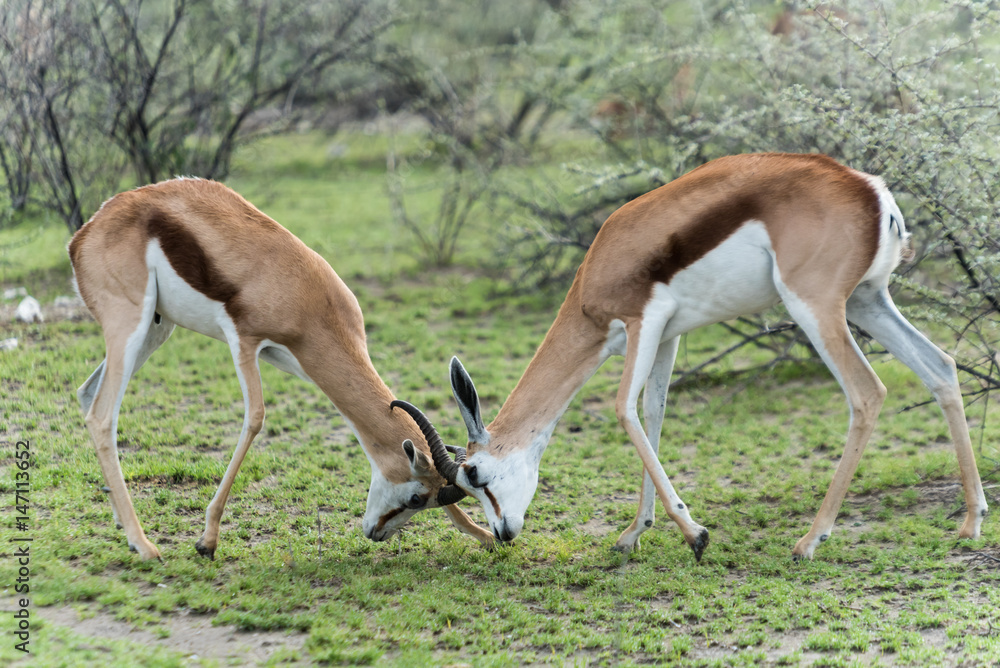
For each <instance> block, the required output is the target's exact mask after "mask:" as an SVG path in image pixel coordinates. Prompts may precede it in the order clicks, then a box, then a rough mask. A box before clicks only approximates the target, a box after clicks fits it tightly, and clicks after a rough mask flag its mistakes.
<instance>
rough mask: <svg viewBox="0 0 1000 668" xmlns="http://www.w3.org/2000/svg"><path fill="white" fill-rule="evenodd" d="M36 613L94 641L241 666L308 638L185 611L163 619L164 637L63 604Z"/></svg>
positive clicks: (297, 647) (296, 647)
mask: <svg viewBox="0 0 1000 668" xmlns="http://www.w3.org/2000/svg"><path fill="white" fill-rule="evenodd" d="M37 614H38V616H39V617H41V618H42V619H44V620H45V621H46V622H48V623H50V624H53V625H57V626H62V627H65V628H68V629H70V630H71V631H73V632H75V633H78V634H80V635H82V636H86V637H88V638H94V639H95V640H125V641H127V642H132V643H136V644H138V645H143V646H147V647H161V648H163V649H166V650H170V651H174V652H180V653H182V654H184V655H185V656H187V657H189V658H193V657H197V659H212V660H216V661H220V662H226V663H236V664H240V665H242V664H248V663H249V664H260V663H264V662H265V661H267V660H268V659H269V658H270V657H271V656H272V655H273V654H274V653H275V652H277V651H278V650H301V649H302V646H303V645H304V644H305V641H306V637H307V635H306V634H304V633H281V632H273V631H258V632H252V633H247V632H243V631H238V630H237V629H236V628H235V627H232V626H213V625H212V618H211V617H208V616H205V615H193V614H190V613H187V612H182V613H179V614H175V615H171V616H169V617H164V618H163V624H162V628H164V629H166V630H167V631H169V632H170V635H169V636H168V637H166V638H161V637H159V635H158V634H154V633H153V632H152V631H148V630H146V629H144V628H137V627H135V626H132V625H131V624H127V623H125V622H122V621H119V620H117V619H115V618H114V616H112V615H110V614H108V613H106V612H97V613H95V614H93V615H91V614H90V613H86V615H85V616H84V617H81V616H80V614H79V613H78V612H77V611H76V610H75V609H73V608H71V607H69V606H62V607H50V608H39V609H38V613H37Z"/></svg>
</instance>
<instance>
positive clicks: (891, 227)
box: [442, 154, 987, 560]
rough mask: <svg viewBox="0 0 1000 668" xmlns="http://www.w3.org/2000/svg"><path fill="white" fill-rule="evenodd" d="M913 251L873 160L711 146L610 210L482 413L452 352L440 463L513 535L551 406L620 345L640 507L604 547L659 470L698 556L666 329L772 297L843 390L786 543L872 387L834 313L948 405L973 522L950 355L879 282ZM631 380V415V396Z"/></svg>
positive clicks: (856, 433) (556, 410) (869, 424)
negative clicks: (854, 164) (502, 390)
mask: <svg viewBox="0 0 1000 668" xmlns="http://www.w3.org/2000/svg"><path fill="white" fill-rule="evenodd" d="M910 253H912V251H910V250H909V234H908V233H907V232H906V230H905V228H904V226H903V217H902V215H901V214H900V212H899V208H898V207H897V206H896V203H895V201H894V200H893V198H892V195H891V194H890V193H889V191H888V189H887V188H886V186H885V184H884V183H883V182H882V180H881V179H879V178H877V177H873V176H869V175H867V174H863V173H861V172H858V171H855V170H853V169H850V168H848V167H845V166H843V165H840V164H838V163H837V162H836V161H834V160H833V159H831V158H829V157H827V156H823V155H793V154H762V155H737V156H731V157H727V158H721V159H718V160H714V161H712V162H709V163H707V164H705V165H703V166H701V167H699V168H697V169H695V170H693V171H691V172H690V173H688V174H686V175H684V176H682V177H681V178H679V179H677V180H675V181H673V182H672V183H669V184H667V185H665V186H662V187H661V188H658V189H656V190H654V191H652V192H650V193H647V194H646V195H644V196H642V197H639V198H637V199H635V200H633V201H632V202H629V203H628V204H626V205H624V206H623V207H621V208H620V209H618V210H617V211H616V212H615V213H614V214H612V215H611V217H610V218H608V220H607V222H605V223H604V226H603V227H602V228H601V230H600V232H599V233H598V234H597V236H596V238H595V239H594V242H593V245H591V247H590V250H589V251H588V252H587V255H586V257H585V258H584V260H583V264H582V265H581V266H580V269H579V270H578V271H577V274H576V278H575V280H574V281H573V285H572V286H571V287H570V289H569V294H568V295H567V296H566V300H565V301H564V302H563V305H562V307H561V308H560V310H559V314H558V316H557V317H556V320H555V322H554V323H553V324H552V327H551V328H550V329H549V331H548V334H546V336H545V340H544V341H543V342H542V344H541V346H540V347H539V348H538V351H537V352H536V353H535V356H534V358H533V359H532V360H531V363H530V364H529V365H528V368H527V370H526V371H525V372H524V375H523V376H522V377H521V380H520V381H519V382H518V384H517V387H515V388H514V391H513V392H512V393H511V394H510V396H509V397H508V398H507V401H506V402H505V403H504V404H503V407H502V408H501V409H500V411H499V413H498V414H497V416H496V419H495V420H494V421H493V422H492V423H491V424H490V426H489V427H488V428H487V427H485V426H484V425H483V421H482V418H481V417H480V408H479V398H478V396H477V394H476V390H475V387H474V386H473V384H472V380H471V379H470V378H469V376H468V374H467V373H466V371H465V369H464V368H463V367H462V365H461V363H460V362H459V361H458V360H457V359H452V362H451V383H452V389H453V392H454V394H455V398H456V399H457V400H458V404H459V408H460V410H461V413H462V417H463V418H464V420H465V424H466V427H467V428H468V432H469V443H468V446H467V448H468V452H467V457H468V458H467V460H466V461H465V462H464V463H463V464H462V465H461V466H452V467H450V468H449V469H448V470H443V471H442V473H445V475H446V478H447V479H448V482H449V483H454V484H456V485H458V486H459V487H461V488H462V489H464V490H465V491H467V492H468V493H469V494H471V495H473V496H475V497H476V498H477V499H479V501H480V502H481V503H482V504H483V507H484V509H485V512H486V517H487V519H488V520H489V524H490V527H491V528H492V530H493V535H494V536H496V537H497V538H498V539H499V540H502V541H509V540H512V539H513V538H514V537H515V536H517V535H518V533H519V532H520V531H521V529H522V528H523V526H524V513H525V510H526V509H527V507H528V504H529V503H530V502H531V498H532V496H533V495H534V493H535V488H536V486H537V484H538V467H539V463H540V460H541V457H542V453H543V452H544V450H545V447H546V445H547V444H548V441H549V437H550V436H551V434H552V430H553V429H554V428H555V425H556V422H557V421H558V420H559V418H560V416H561V415H562V414H563V412H565V410H566V408H567V406H568V404H569V402H570V400H571V399H572V398H573V396H574V395H575V394H576V393H577V391H578V390H579V389H580V387H581V386H582V385H583V384H584V383H585V382H586V381H587V379H588V378H590V376H591V375H592V374H593V373H594V372H595V371H596V370H597V368H598V367H599V366H600V365H601V364H602V363H603V362H604V361H605V360H606V359H607V358H608V357H609V356H611V355H613V354H619V355H624V357H625V372H624V374H623V376H622V381H621V385H620V386H619V388H618V396H617V399H616V403H615V408H616V412H617V415H618V420H619V422H621V424H622V426H623V427H624V428H625V430H626V431H627V432H628V435H629V438H630V439H631V441H632V443H633V444H634V445H635V447H636V448H637V450H638V451H639V457H640V458H641V459H642V463H643V466H644V469H645V475H644V477H643V485H642V492H641V495H640V498H639V511H638V513H637V515H636V518H635V521H634V522H633V523H632V525H631V526H630V527H628V528H627V529H626V530H625V531H624V532H623V533H622V534H621V536H620V537H619V538H618V541H617V543H616V548H617V549H620V550H625V551H627V550H631V549H632V548H634V547H636V546H637V545H638V543H639V536H640V535H641V534H642V532H644V531H645V530H646V529H648V528H649V527H651V526H652V525H653V519H654V501H655V496H654V488H655V491H656V493H657V494H658V495H659V497H660V499H661V500H662V501H663V505H664V507H665V508H666V511H667V514H668V515H669V516H670V518H671V519H672V520H674V522H676V523H677V525H678V526H679V527H680V530H681V532H682V533H683V535H684V539H685V540H686V541H687V543H688V545H689V546H690V547H691V549H692V550H693V551H694V555H695V558H696V559H699V560H700V558H701V555H702V552H703V551H704V549H705V546H706V545H707V544H708V531H707V530H706V529H705V528H704V527H702V526H701V525H699V524H698V523H697V522H695V521H694V520H693V519H691V515H690V513H689V511H688V508H687V506H686V505H685V504H684V503H683V501H681V499H680V497H679V496H678V495H677V493H676V492H675V491H674V488H673V486H672V485H671V484H670V480H669V479H668V477H667V475H666V473H664V471H663V467H662V465H661V464H660V462H659V460H658V459H657V450H658V447H659V441H660V428H661V425H662V423H663V414H664V408H665V405H666V396H667V387H668V385H669V382H670V374H671V371H672V369H673V364H674V359H675V357H676V355H677V344H678V340H679V337H680V335H681V334H684V333H685V332H689V331H691V330H693V329H695V328H697V327H702V326H704V325H708V324H711V323H715V322H719V321H722V320H726V319H729V318H734V317H736V316H739V315H742V314H747V313H755V312H758V311H761V310H763V309H765V308H768V307H770V306H772V305H774V304H776V303H777V302H778V301H781V302H783V303H784V304H785V307H786V308H787V309H788V312H789V313H790V314H791V316H792V317H793V318H794V319H795V321H796V322H797V323H798V324H799V326H800V327H801V328H802V330H803V331H804V332H805V333H806V334H807V335H808V337H809V340H810V341H811V342H812V344H813V346H814V347H815V348H816V351H817V352H818V353H819V355H820V356H821V357H822V358H823V361H824V362H825V363H826V365H827V366H828V367H829V368H830V371H831V372H832V373H833V375H834V377H835V378H836V379H837V381H838V382H839V383H840V385H841V387H842V388H843V390H844V393H845V394H846V395H847V402H848V405H849V407H850V423H849V427H848V432H847V445H846V449H845V452H844V456H843V457H842V458H841V461H840V464H839V465H838V467H837V470H836V472H835V474H834V476H833V481H832V482H831V484H830V488H829V490H828V491H827V493H826V497H825V499H824V500H823V504H822V505H821V507H820V509H819V513H818V514H817V515H816V519H815V520H814V521H813V524H812V528H811V529H810V530H809V532H808V533H807V534H806V535H805V536H804V537H803V538H802V539H800V540H799V541H798V543H797V544H796V545H795V548H794V550H793V555H794V556H795V558H812V556H813V552H814V550H815V549H816V547H817V546H818V545H819V544H820V543H822V542H823V541H825V540H827V539H828V538H829V537H830V531H831V530H832V529H833V525H834V520H835V519H836V517H837V511H838V509H839V508H840V504H841V502H842V501H843V499H844V495H845V494H846V493H847V488H848V485H849V483H850V481H851V478H852V477H853V475H854V472H855V470H856V469H857V466H858V462H859V461H860V459H861V453H862V451H863V450H864V448H865V444H866V443H867V442H868V439H869V437H870V436H871V432H872V430H873V428H874V426H875V420H876V418H877V416H878V413H879V411H880V409H881V406H882V401H883V399H884V397H885V392H886V390H885V387H884V386H883V385H882V383H881V381H880V380H879V379H878V376H876V375H875V372H874V371H872V368H871V366H869V364H868V362H867V360H865V357H864V355H863V354H862V353H861V351H860V350H859V349H858V346H857V344H856V343H855V341H854V339H853V338H852V337H851V333H850V329H849V328H848V324H847V323H848V320H850V321H851V322H853V323H855V324H856V325H857V326H859V327H861V328H863V329H864V330H865V331H867V332H868V333H869V334H870V335H872V336H873V337H875V339H877V340H878V341H879V342H880V343H881V344H882V345H884V346H885V347H886V348H887V349H888V350H889V351H890V352H891V353H892V354H893V355H895V356H896V358H898V359H899V360H900V361H902V362H903V363H904V364H906V365H907V366H908V367H910V368H911V369H912V370H913V371H914V372H915V373H916V374H917V375H918V376H919V377H920V379H921V380H922V381H923V382H924V384H926V385H927V387H928V388H929V389H930V391H931V393H932V394H933V395H934V398H935V399H936V400H937V402H938V404H939V405H940V407H941V409H942V410H943V411H944V416H945V419H946V420H947V422H948V427H949V429H950V431H951V437H952V440H953V441H954V444H955V451H956V453H957V455H958V464H959V468H960V470H961V476H962V484H963V486H964V488H965V502H966V506H967V514H966V517H965V523H964V524H963V525H962V528H961V530H960V531H959V535H960V536H961V537H962V538H976V537H978V536H979V531H980V526H981V524H982V521H983V518H984V517H985V516H986V511H987V505H986V497H985V495H984V493H983V486H982V483H981V481H980V478H979V472H978V470H977V468H976V460H975V457H974V455H973V452H972V445H971V442H970V440H969V430H968V425H967V424H966V421H965V413H964V410H963V406H962V395H961V392H960V391H959V386H958V377H957V374H956V371H955V363H954V361H953V360H952V359H951V358H950V357H948V356H947V355H946V354H945V353H943V352H942V351H941V350H939V349H938V348H937V347H936V346H934V345H933V344H932V343H931V342H930V341H928V340H927V339H926V338H925V337H924V336H923V335H922V334H920V333H919V332H918V331H917V330H916V329H914V327H913V326H912V325H911V324H910V323H909V322H907V321H906V319H904V318H903V316H902V315H901V314H900V313H899V311H898V310H897V309H896V307H895V305H894V304H893V302H892V299H891V297H890V296H889V291H888V284H889V275H890V273H891V272H892V270H893V269H894V268H895V267H896V265H897V264H898V263H899V262H900V260H901V259H903V258H904V256H907V255H909V254H910ZM643 387H645V392H644V394H643V413H644V416H645V422H646V424H645V432H644V431H643V427H642V424H641V423H640V421H639V415H638V410H637V404H638V400H639V392H640V390H642V389H643Z"/></svg>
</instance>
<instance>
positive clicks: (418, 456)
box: [403, 439, 431, 475]
mask: <svg viewBox="0 0 1000 668" xmlns="http://www.w3.org/2000/svg"><path fill="white" fill-rule="evenodd" d="M403 452H405V453H406V458H407V459H409V460H410V471H411V472H412V473H413V474H414V475H426V474H428V473H430V470H431V462H430V460H429V459H427V455H425V454H424V453H422V452H421V451H420V450H417V449H416V448H415V447H413V441H411V440H410V439H406V440H405V441H403Z"/></svg>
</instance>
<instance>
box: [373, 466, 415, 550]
mask: <svg viewBox="0 0 1000 668" xmlns="http://www.w3.org/2000/svg"><path fill="white" fill-rule="evenodd" d="M369 461H370V460H369ZM428 491H429V490H428V489H427V487H425V486H424V484H423V483H421V482H420V481H418V480H410V481H408V482H405V483H402V484H400V485H394V484H393V483H391V482H389V481H388V480H386V479H385V477H384V476H383V475H382V472H381V471H380V470H379V469H378V467H377V466H375V465H374V463H373V464H372V483H371V487H370V488H369V489H368V503H367V505H366V507H365V516H364V518H363V519H362V520H361V529H362V531H364V533H365V536H367V537H368V538H370V539H371V540H374V541H383V540H388V539H389V538H391V537H392V536H394V535H396V532H398V531H399V530H400V529H401V528H403V525H404V524H406V522H407V521H408V520H409V519H410V518H411V517H413V516H414V515H416V514H417V512H418V511H420V510H423V509H424V508H430V507H433V499H428V500H427V502H426V504H425V505H422V506H420V507H417V508H409V507H408V504H409V503H410V499H411V498H412V497H413V496H414V495H417V496H419V497H421V498H424V497H425V496H426V494H427V493H428Z"/></svg>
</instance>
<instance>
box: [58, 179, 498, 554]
mask: <svg viewBox="0 0 1000 668" xmlns="http://www.w3.org/2000/svg"><path fill="white" fill-rule="evenodd" d="M69 254H70V259H71V260H72V263H73V273H74V276H75V278H76V284H77V289H78V291H79V293H80V296H81V297H82V298H83V300H84V302H85V303H86V304H87V307H88V308H89V309H90V312H91V313H93V315H94V318H96V319H97V321H98V322H99V323H100V325H101V328H102V329H103V330H104V340H105V344H106V348H107V354H106V357H105V359H104V361H103V362H101V364H100V365H99V366H98V367H97V370H96V371H94V373H93V374H92V375H91V376H90V378H88V379H87V381H86V382H85V383H84V384H83V385H82V386H81V387H80V389H79V391H78V393H77V396H78V397H79V399H80V405H81V406H82V407H83V411H84V413H85V415H86V423H87V429H88V430H89V431H90V435H91V437H92V438H93V440H94V445H95V446H96V448H97V458H98V461H99V462H100V465H101V471H102V473H103V474H104V480H105V481H106V483H107V486H108V488H109V491H110V496H111V508H112V510H113V512H114V518H115V522H116V523H117V524H118V526H119V527H123V528H124V529H125V535H126V538H127V540H128V544H129V547H130V548H131V549H132V550H134V551H136V552H138V553H139V556H140V557H142V558H143V559H154V558H159V556H160V552H159V550H158V549H157V548H156V547H155V546H154V545H153V544H152V543H151V542H150V541H149V540H147V538H146V535H145V533H144V532H143V530H142V526H141V525H140V524H139V520H138V518H137V516H136V513H135V509H134V507H133V505H132V500H131V497H130V496H129V492H128V489H127V487H126V486H125V479H124V477H123V475H122V469H121V465H120V464H119V461H118V452H117V446H116V443H117V427H118V413H119V410H120V408H121V403H122V397H123V396H124V394H125V388H126V386H127V385H128V382H129V379H131V378H132V376H133V375H134V374H135V373H136V372H137V371H138V370H139V367H141V366H142V365H143V364H144V363H145V362H146V360H147V359H148V358H149V356H150V355H152V354H153V352H154V351H155V350H156V349H157V348H159V347H160V346H161V345H162V344H163V342H164V341H166V340H167V338H168V337H169V336H170V334H171V333H172V332H173V330H174V326H175V325H180V326H181V327H186V328H188V329H191V330H194V331H196V332H200V333H202V334H205V335H207V336H211V337H213V338H216V339H219V340H221V341H224V342H225V343H227V344H228V345H229V350H230V352H231V354H232V358H233V364H234V365H235V367H236V375H237V378H238V379H239V383H240V388H241V389H242V391H243V399H244V405H245V416H244V420H243V430H242V432H241V433H240V437H239V442H238V443H237V445H236V450H235V451H234V453H233V457H232V461H231V462H230V464H229V467H228V468H227V469H226V472H225V475H224V476H223V478H222V482H221V484H220V485H219V489H218V491H217V492H216V494H215V497H214V498H213V499H212V501H211V502H210V503H209V505H208V509H207V511H206V513H205V531H204V534H203V535H202V536H201V538H200V539H199V540H198V542H197V544H196V546H195V547H196V548H197V550H198V552H199V553H200V554H202V555H204V556H208V557H211V558H214V555H215V550H216V547H217V545H218V540H219V522H220V520H221V518H222V513H223V510H224V508H225V506H226V500H227V499H228V497H229V492H230V489H231V488H232V485H233V481H234V480H235V479H236V474H237V472H238V471H239V468H240V464H241V463H242V462H243V458H244V457H245V456H246V454H247V451H248V450H249V448H250V444H251V443H252V442H253V440H254V438H255V437H256V436H257V434H258V432H260V430H261V427H262V426H263V424H264V397H263V390H262V388H261V379H260V367H259V364H260V362H259V360H264V361H266V362H269V363H270V364H272V365H274V366H275V367H277V368H279V369H281V370H282V371H286V372H288V373H291V374H295V375H296V376H299V377H300V378H303V379H304V380H307V381H309V382H312V383H315V384H316V385H317V386H319V388H320V389H321V390H322V391H323V392H324V393H325V394H326V395H327V396H328V397H329V398H330V400H331V401H333V403H334V405H335V406H336V407H337V408H338V409H339V410H340V412H341V414H342V415H343V416H344V418H345V420H346V421H347V422H348V424H349V425H350V427H351V429H352V430H353V431H354V433H355V435H356V436H357V438H358V441H360V443H361V446H362V448H363V449H364V451H365V454H366V455H367V456H368V460H369V462H370V464H371V468H372V482H371V487H370V489H369V494H368V504H367V508H366V510H365V516H364V519H363V520H362V529H363V530H364V533H365V535H366V536H368V537H369V538H371V539H373V540H386V539H387V538H389V537H390V536H392V535H393V534H395V533H396V532H397V531H398V530H399V528H400V527H402V525H403V524H405V523H406V521H407V520H408V519H409V518H410V517H412V516H413V515H414V514H415V513H416V512H417V511H418V510H421V509H424V508H435V507H438V506H444V508H445V512H447V513H448V516H449V518H450V519H451V521H452V523H454V524H455V526H456V527H458V529H459V530H460V531H463V532H464V533H468V534H470V535H472V536H474V537H475V538H477V539H478V540H479V541H480V542H481V543H482V544H483V545H487V546H488V545H491V544H492V542H493V536H492V535H490V533H489V532H488V531H485V530H484V529H482V528H480V527H479V526H477V525H476V524H475V523H473V522H472V521H471V520H470V519H469V517H468V516H467V515H466V514H465V513H464V512H462V510H461V509H459V508H458V507H457V506H455V505H452V504H454V503H455V502H456V501H458V500H459V499H461V498H463V497H464V496H465V492H463V491H462V490H461V489H460V488H458V487H455V486H454V485H451V484H446V483H445V480H444V478H443V477H442V476H441V475H440V474H439V473H438V471H437V469H436V466H435V463H434V460H433V457H432V453H431V452H430V450H429V448H428V446H427V443H426V441H425V439H424V437H423V435H422V434H421V432H420V430H419V429H418V428H417V425H416V424H414V422H413V421H412V420H411V419H410V418H409V417H408V416H406V415H405V414H402V413H400V412H398V411H393V410H392V409H391V408H390V407H389V403H390V402H391V401H393V399H394V397H393V395H392V392H390V391H389V388H387V387H386V386H385V383H383V382H382V379H381V378H379V375H378V373H376V371H375V368H374V367H373V366H372V363H371V359H370V358H369V356H368V348H367V344H366V341H365V329H364V321H363V319H362V315H361V308H360V306H359V305H358V300H357V299H356V298H355V296H354V294H353V293H352V292H351V291H350V290H349V289H348V288H347V286H346V285H344V283H343V281H341V280H340V277H339V276H337V274H336V272H334V271H333V269H332V268H331V267H330V265H329V264H327V262H326V260H324V259H323V258H322V257H320V256H319V254H317V253H316V252H314V251H313V250H311V249H310V248H309V247H308V246H306V245H305V244H304V243H302V242H301V241H300V240H299V239H298V238H296V237H295V236H294V235H292V233H290V232H289V231H288V230H286V229H285V228H284V227H282V226H281V225H279V224H278V223H276V222H275V221H273V220H271V219H270V218H268V217H267V216H265V215H264V214H263V213H261V212H260V211H259V210H258V209H257V208H255V207H254V206H253V205H252V204H250V203H249V202H247V201H246V200H245V199H243V198H242V197H240V196H239V195H238V194H236V193H235V192H233V191H232V190H230V189H229V188H227V187H225V186H223V185H222V184H220V183H216V182H214V181H205V180H201V179H189V178H182V179H173V180H171V181H164V182H162V183H158V184H155V185H150V186H145V187H142V188H138V189H136V190H132V191H128V192H124V193H121V194H119V195H116V196H115V197H113V198H111V199H110V200H108V201H107V202H105V203H104V205H103V206H102V207H101V209H100V210H99V211H98V212H97V213H96V214H94V216H93V217H92V218H91V219H90V221H88V222H87V224H86V225H84V226H83V227H82V228H81V229H80V231H79V232H77V233H76V235H75V236H74V237H73V239H72V241H71V242H70V245H69ZM444 457H445V459H447V455H446V454H445V455H444ZM438 461H439V462H441V464H442V465H447V464H448V463H450V464H452V465H453V464H454V462H450V460H449V462H444V460H441V459H440V457H439V458H438Z"/></svg>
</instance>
